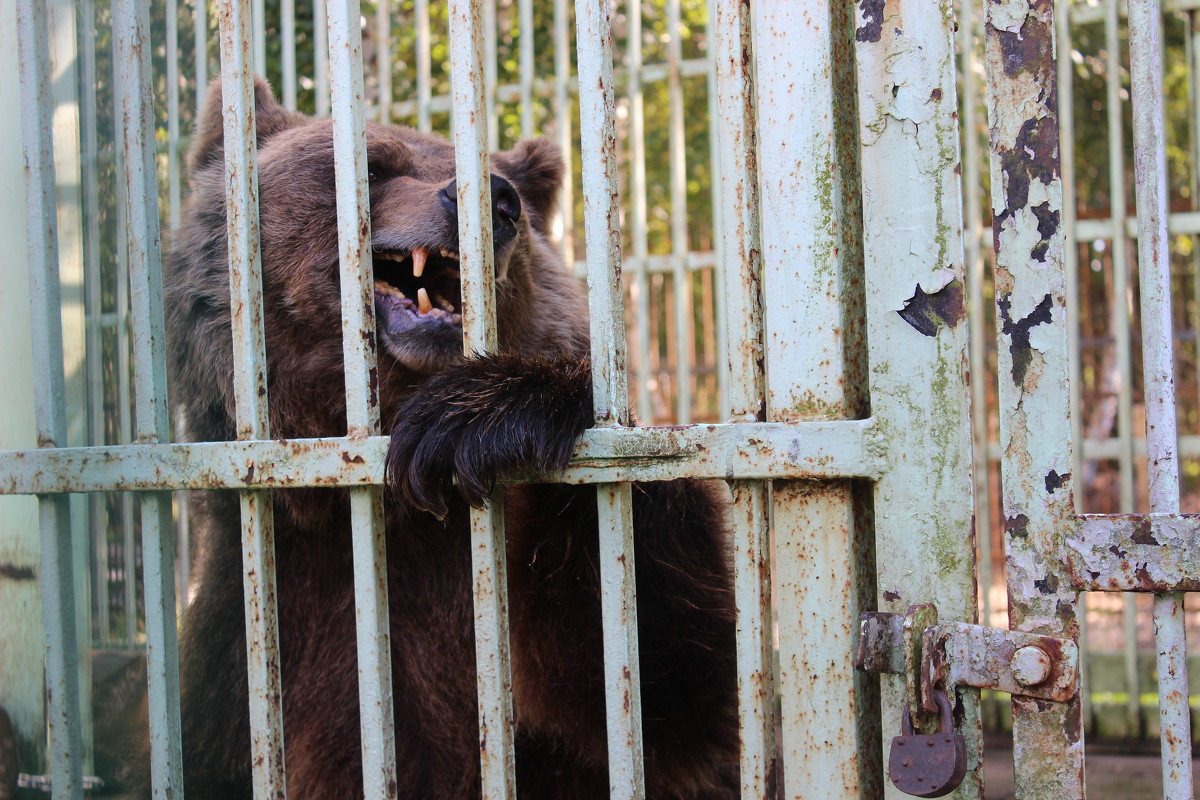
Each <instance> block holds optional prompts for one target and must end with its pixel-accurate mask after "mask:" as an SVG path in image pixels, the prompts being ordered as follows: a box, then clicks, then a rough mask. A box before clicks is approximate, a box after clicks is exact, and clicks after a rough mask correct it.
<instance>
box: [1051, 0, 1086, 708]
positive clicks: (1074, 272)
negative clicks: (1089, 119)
mask: <svg viewBox="0 0 1200 800" xmlns="http://www.w3.org/2000/svg"><path fill="white" fill-rule="evenodd" d="M1054 20H1055V33H1056V35H1057V37H1058V47H1059V48H1060V52H1061V53H1063V54H1069V53H1070V52H1071V3H1070V2H1060V3H1057V4H1055V6H1054ZM1056 66H1057V70H1058V74H1057V78H1058V96H1059V103H1058V108H1059V115H1058V142H1059V169H1060V172H1061V175H1062V182H1061V184H1060V185H1061V187H1062V197H1063V200H1062V230H1063V234H1064V237H1065V238H1064V246H1063V256H1062V257H1063V271H1064V273H1065V284H1064V285H1065V291H1066V298H1067V307H1068V308H1081V307H1082V306H1081V302H1082V298H1081V296H1080V290H1079V243H1078V240H1077V239H1076V237H1075V217H1076V206H1077V205H1078V201H1077V199H1076V188H1075V114H1074V108H1075V106H1074V99H1073V98H1074V93H1075V78H1074V72H1073V69H1074V64H1073V62H1072V61H1071V59H1070V57H1069V56H1068V57H1064V58H1058V59H1056ZM1068 316H1069V318H1068V320H1067V331H1068V334H1067V364H1068V377H1069V380H1070V383H1071V387H1070V390H1069V392H1068V397H1069V408H1070V412H1071V441H1072V442H1073V443H1074V445H1075V446H1074V447H1073V448H1072V449H1071V474H1072V475H1076V476H1082V475H1083V474H1084V459H1083V399H1082V387H1083V364H1082V355H1081V348H1080V342H1081V341H1082V339H1081V336H1080V326H1079V315H1078V314H1070V315H1068ZM1075 510H1076V511H1078V510H1079V506H1078V504H1076V506H1075ZM1080 603H1081V605H1080V613H1079V614H1078V615H1077V622H1078V625H1079V636H1080V643H1079V644H1080V651H1081V653H1082V656H1081V658H1080V681H1081V682H1082V680H1083V677H1082V676H1083V674H1084V673H1086V672H1087V669H1088V663H1089V661H1090V660H1091V652H1090V651H1089V650H1088V648H1086V647H1084V646H1083V644H1084V642H1083V637H1084V636H1086V633H1087V597H1086V595H1084V596H1082V597H1081V599H1080ZM1091 712H1092V703H1091V697H1090V696H1089V695H1088V694H1086V693H1085V694H1084V696H1083V719H1084V722H1085V723H1086V724H1088V725H1090V724H1091V721H1092V717H1091Z"/></svg>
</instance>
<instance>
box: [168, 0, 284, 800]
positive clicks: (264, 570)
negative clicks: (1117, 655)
mask: <svg viewBox="0 0 1200 800" xmlns="http://www.w3.org/2000/svg"><path fill="white" fill-rule="evenodd" d="M247 12H248V9H247V8H246V7H245V4H244V3H241V2H237V0H222V2H221V3H220V6H219V8H218V23H219V26H220V40H221V95H222V98H221V99H222V110H223V123H224V143H225V147H224V151H225V203H226V211H225V219H226V241H227V242H228V253H229V289H230V308H231V309H232V333H233V361H234V365H233V366H234V368H233V382H234V398H235V405H236V417H237V436H238V438H239V439H266V438H268V437H269V436H270V423H269V420H268V417H267V359H266V334H265V328H264V323H263V298H262V258H261V253H260V249H259V227H258V214H259V206H258V158H257V151H258V137H257V135H256V127H255V125H256V122H255V116H254V73H253V67H252V65H251V63H250V59H249V58H248V56H249V53H248V52H247V51H246V48H245V46H244V45H245V43H246V41H248V39H249V37H250V27H251V26H250V15H249V14H248V13H247ZM240 504H241V524H242V528H241V535H242V586H243V591H244V593H245V598H246V610H245V619H246V663H247V685H248V690H249V696H250V752H251V756H252V758H251V764H252V765H253V778H252V781H253V785H254V797H255V800H276V798H278V799H279V800H282V798H285V797H286V796H287V786H286V780H285V771H284V752H283V706H282V698H283V691H282V685H281V681H280V675H279V669H278V665H279V663H280V661H279V621H278V614H277V610H276V580H275V525H274V512H273V509H272V506H271V495H270V493H269V492H268V491H264V490H251V491H244V492H242V493H241V497H240ZM185 591H186V587H185Z"/></svg>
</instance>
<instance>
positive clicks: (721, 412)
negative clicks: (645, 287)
mask: <svg viewBox="0 0 1200 800" xmlns="http://www.w3.org/2000/svg"><path fill="white" fill-rule="evenodd" d="M704 5H705V10H706V12H707V14H708V20H707V24H706V29H705V32H706V37H707V39H708V47H707V48H706V53H705V59H704V61H705V66H706V70H705V78H706V79H707V86H706V90H707V92H706V94H707V101H708V141H709V143H710V144H709V147H708V169H709V178H710V183H711V186H710V187H709V190H710V194H711V196H712V200H711V203H710V206H711V208H712V238H713V242H715V243H717V244H714V245H713V247H714V248H715V249H720V247H721V245H720V244H719V243H720V242H722V241H724V237H725V227H724V224H723V219H724V208H723V206H724V203H723V202H722V198H721V191H722V187H723V184H724V179H723V177H722V172H721V146H720V138H721V134H720V111H719V109H720V102H719V99H718V96H717V95H718V90H717V45H716V36H717V31H716V26H717V22H716V20H717V9H716V3H715V0H705V2H704ZM690 256H691V254H689V259H688V260H689V261H691V260H692V259H691V258H690ZM712 267H713V316H714V317H715V319H714V320H713V324H714V327H715V329H716V336H715V339H716V348H715V352H716V358H715V361H716V368H717V418H718V419H729V416H730V409H729V361H728V359H727V358H726V357H725V353H728V352H729V341H728V332H729V327H728V325H727V324H726V320H725V315H726V314H727V313H728V312H727V310H726V306H727V303H728V301H727V299H726V296H725V270H726V269H727V268H728V266H727V265H726V264H721V263H716V261H714V263H713V265H712Z"/></svg>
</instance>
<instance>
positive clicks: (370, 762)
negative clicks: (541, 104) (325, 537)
mask: <svg viewBox="0 0 1200 800" xmlns="http://www.w3.org/2000/svg"><path fill="white" fill-rule="evenodd" d="M327 12H328V22H329V29H328V33H329V52H328V56H329V84H330V91H331V95H330V99H331V103H332V106H333V154H334V173H335V185H336V187H337V216H338V251H339V252H338V262H339V265H340V275H341V293H342V297H341V300H342V352H343V363H344V369H345V375H346V425H347V435H348V436H349V437H350V438H352V439H354V438H359V437H367V436H376V435H378V434H379V393H378V384H377V375H376V369H377V365H376V356H375V347H376V340H375V314H374V305H375V299H374V297H375V291H374V281H373V278H372V265H371V214H370V194H369V190H368V186H367V152H366V136H365V133H364V128H365V125H366V123H365V112H364V109H363V106H364V96H363V64H362V32H361V30H360V10H359V4H358V3H357V2H355V0H349V2H336V3H332V4H330V5H329V7H328V9H327ZM317 28H318V29H320V28H321V25H320V24H318V25H317ZM318 38H320V37H318ZM318 55H319V54H318ZM321 90H322V87H321V86H320V83H319V82H318V86H317V94H318V98H320V95H321ZM350 524H351V538H352V549H353V555H354V605H355V610H356V619H357V648H358V705H359V716H360V719H361V731H362V753H363V757H362V768H363V789H364V793H365V797H366V800H384V799H385V798H387V797H388V796H389V791H390V788H389V787H392V786H394V785H395V783H396V744H395V719H394V713H393V701H392V660H391V632H390V623H389V618H388V602H387V594H388V586H387V556H386V544H385V542H384V522H383V496H382V493H381V491H380V489H379V488H378V487H375V486H371V487H364V488H361V489H353V490H351V492H350Z"/></svg>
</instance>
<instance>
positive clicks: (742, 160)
mask: <svg viewBox="0 0 1200 800" xmlns="http://www.w3.org/2000/svg"><path fill="white" fill-rule="evenodd" d="M713 11H714V17H713V18H712V19H711V22H710V30H711V31H712V34H713V38H712V58H713V67H714V73H715V74H714V81H713V83H714V84H715V86H714V89H715V92H714V95H713V102H714V104H715V107H716V108H717V109H719V113H718V114H717V115H716V119H717V122H716V128H717V134H718V135H717V137H715V139H714V141H715V143H716V146H717V147H718V148H719V150H720V156H719V158H720V159H721V163H722V165H723V166H724V169H723V170H722V172H721V180H722V189H721V191H720V193H719V195H718V197H719V198H720V199H721V201H722V204H723V207H722V208H721V211H720V214H721V216H722V218H723V219H727V220H729V221H730V223H731V224H730V225H729V226H728V227H727V228H725V229H724V231H725V234H724V235H723V236H721V237H720V238H719V239H718V240H717V241H718V242H719V246H720V248H721V256H720V257H721V261H722V263H724V264H725V265H727V269H726V270H725V271H724V274H723V277H724V279H725V282H726V286H725V292H724V295H725V297H726V298H728V312H727V314H726V315H725V319H724V321H725V323H726V324H727V325H728V327H729V330H728V332H727V333H726V334H725V339H726V341H728V342H729V343H730V344H731V345H732V346H731V347H730V348H729V349H728V350H727V351H725V352H726V354H727V358H728V361H729V375H730V378H731V380H730V382H729V387H730V400H729V405H730V416H729V419H730V422H731V423H753V422H757V421H759V420H762V419H765V416H766V394H765V391H766V387H765V376H764V370H763V355H764V346H763V339H762V335H763V333H762V321H763V309H762V292H761V272H762V244H761V236H760V231H759V183H758V165H757V151H758V148H757V142H756V138H755V96H754V71H753V50H752V39H751V26H752V22H753V20H752V17H751V13H750V9H749V7H748V6H746V5H743V4H740V3H728V2H719V1H718V2H717V3H716V4H715V8H714V9H713ZM730 487H731V489H732V491H733V508H734V511H733V517H732V524H731V528H732V531H731V533H732V537H733V558H734V603H735V607H736V609H737V627H736V631H737V652H738V665H737V674H738V718H739V725H738V727H739V729H740V732H741V737H740V740H741V741H740V746H741V749H740V766H741V783H742V787H741V788H742V792H741V796H742V797H743V798H745V799H746V800H750V799H751V798H757V800H768V799H769V798H773V797H774V796H775V793H776V783H777V778H776V767H775V761H776V754H775V753H776V751H775V727H776V714H775V666H774V654H773V646H774V626H773V624H772V616H771V561H772V559H771V540H770V530H769V522H770V520H769V512H770V502H771V497H770V487H769V485H768V484H766V483H757V482H750V481H731V482H730Z"/></svg>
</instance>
